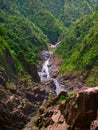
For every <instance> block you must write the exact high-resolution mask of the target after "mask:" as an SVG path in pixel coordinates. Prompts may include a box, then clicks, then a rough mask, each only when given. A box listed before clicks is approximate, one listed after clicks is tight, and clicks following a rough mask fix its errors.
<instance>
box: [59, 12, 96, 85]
mask: <svg viewBox="0 0 98 130" xmlns="http://www.w3.org/2000/svg"><path fill="white" fill-rule="evenodd" d="M56 52H57V53H58V54H59V55H61V56H62V57H63V59H64V62H63V65H62V68H61V73H70V72H72V71H73V73H74V72H75V73H81V72H84V73H87V74H88V79H87V83H88V84H89V85H92V84H98V77H97V73H98V12H93V13H92V14H91V15H89V16H85V17H84V18H81V19H80V20H77V21H76V22H75V23H74V24H73V25H72V26H70V28H69V29H68V31H67V32H66V36H65V38H64V40H63V41H62V42H61V44H60V45H59V47H58V48H57V50H56Z"/></svg>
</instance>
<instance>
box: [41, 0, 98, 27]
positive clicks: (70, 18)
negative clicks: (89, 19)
mask: <svg viewBox="0 0 98 130" xmlns="http://www.w3.org/2000/svg"><path fill="white" fill-rule="evenodd" d="M40 1H42V2H43V3H44V4H45V5H46V7H47V8H48V9H49V10H50V11H51V12H52V13H53V14H54V15H55V16H56V17H57V18H58V19H59V20H60V21H62V22H63V23H64V25H66V26H70V25H71V24H72V23H73V22H74V21H75V20H76V19H78V18H80V17H83V16H84V15H87V14H90V13H92V12H93V11H94V10H97V8H98V3H97V1H96V0H82V1H81V0H40ZM47 3H48V4H47Z"/></svg>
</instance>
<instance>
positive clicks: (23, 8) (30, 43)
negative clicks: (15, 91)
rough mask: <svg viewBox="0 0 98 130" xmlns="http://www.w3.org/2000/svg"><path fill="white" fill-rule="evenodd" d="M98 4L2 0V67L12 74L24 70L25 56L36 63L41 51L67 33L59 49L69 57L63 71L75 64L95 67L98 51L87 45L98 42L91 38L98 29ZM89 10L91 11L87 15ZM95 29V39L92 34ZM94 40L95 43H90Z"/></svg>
mask: <svg viewBox="0 0 98 130" xmlns="http://www.w3.org/2000/svg"><path fill="white" fill-rule="evenodd" d="M97 7H98V6H97V1H96V0H85V1H80V0H79V1H78V2H77V1H76V0H71V1H70V2H69V1H68V0H61V1H59V0H54V1H51V0H28V1H26V0H21V1H19V0H15V1H14V0H9V1H7V0H0V44H1V45H0V46H1V47H0V57H1V59H2V60H0V70H6V72H7V73H9V72H11V73H12V74H13V72H15V73H16V72H19V73H20V72H24V69H25V66H24V63H23V61H21V58H20V57H21V56H22V57H24V59H25V60H24V61H25V62H27V63H28V64H30V65H31V64H32V65H33V64H36V63H37V61H38V60H39V52H40V51H41V50H45V49H47V44H48V43H49V42H51V43H53V44H55V43H56V42H58V41H60V40H61V39H63V37H64V36H65V38H64V40H62V42H61V44H60V46H59V47H58V48H57V50H56V52H57V53H58V54H59V55H61V56H62V57H63V58H64V59H66V60H65V62H64V63H63V64H64V65H62V73H64V72H65V70H69V69H70V70H71V69H74V68H75V69H77V68H78V69H80V70H84V69H86V67H87V66H90V69H92V66H93V64H97V63H95V62H96V58H94V57H96V55H97V52H96V53H95V55H93V56H91V54H92V51H94V50H93V49H92V51H91V50H89V49H87V50H85V48H87V47H85V46H90V49H91V48H94V46H95V45H94V44H96V43H97V42H96V41H95V42H93V43H92V42H91V40H92V39H93V37H95V36H96V33H97V31H94V30H95V29H96V28H97V27H96V26H97V18H98V17H97V13H92V12H93V11H94V10H95V11H96V10H97ZM85 14H86V15H87V14H91V15H90V16H89V15H87V16H84V15H85ZM83 16H84V17H83ZM80 17H82V18H80ZM78 18H80V19H78ZM75 20H77V21H75ZM73 21H75V22H73ZM68 26H70V27H68ZM66 27H67V28H66ZM93 31H94V34H93V36H92V39H91V38H89V37H91V36H90V35H91V34H92V32H93ZM96 37H97V36H96ZM95 39H96V40H97V38H95ZM88 41H89V42H88ZM93 41H94V40H93ZM90 43H91V44H92V46H91V45H87V44H90ZM95 49H97V45H96V48H95ZM84 50H85V51H84ZM82 51H83V52H82ZM84 52H85V53H84ZM5 53H8V54H9V57H11V58H12V61H13V62H12V66H13V67H10V66H11V65H9V62H11V61H10V58H7V59H8V60H9V61H6V56H7V55H6V54H5ZM80 53H81V55H80ZM84 54H85V55H84ZM88 55H89V56H88ZM78 59H80V60H78ZM93 60H94V62H93ZM2 61H4V62H2ZM82 61H83V62H82Z"/></svg>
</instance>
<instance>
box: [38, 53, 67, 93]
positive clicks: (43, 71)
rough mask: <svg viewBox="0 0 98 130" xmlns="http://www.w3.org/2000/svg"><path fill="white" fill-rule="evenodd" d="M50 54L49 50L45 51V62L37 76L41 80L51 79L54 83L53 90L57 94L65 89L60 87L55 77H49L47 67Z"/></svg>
mask: <svg viewBox="0 0 98 130" xmlns="http://www.w3.org/2000/svg"><path fill="white" fill-rule="evenodd" d="M50 54H51V52H49V51H47V52H46V54H45V59H46V60H45V62H44V63H43V65H42V69H41V72H39V76H40V79H41V82H45V81H48V80H50V79H51V80H53V81H54V84H55V86H56V89H55V92H56V94H57V95H58V94H59V93H60V92H61V91H65V89H64V88H62V87H61V85H60V84H59V82H58V80H57V79H56V78H51V76H50V73H49V67H50V61H49V59H50Z"/></svg>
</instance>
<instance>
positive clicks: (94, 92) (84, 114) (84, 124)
mask: <svg viewBox="0 0 98 130" xmlns="http://www.w3.org/2000/svg"><path fill="white" fill-rule="evenodd" d="M62 94H63V95H62ZM60 96H65V99H64V100H63V101H61V102H60V101H59V99H60ZM58 97H59V98H58ZM58 97H56V98H55V99H56V102H55V104H54V105H53V106H52V107H51V106H49V105H48V106H47V107H46V108H44V109H43V111H41V112H42V113H41V116H40V117H39V118H38V120H37V125H38V127H39V128H40V129H41V128H43V126H44V127H45V130H52V129H51V128H55V130H59V129H58V128H59V123H60V122H62V123H61V126H63V128H60V130H63V129H64V130H97V129H98V120H97V119H98V118H97V117H98V115H97V114H98V87H95V88H89V89H86V90H82V91H80V92H77V93H76V92H73V93H70V94H64V93H62V92H61V93H60V94H59V95H58ZM57 100H58V101H59V102H57ZM54 101H55V100H54ZM56 111H57V113H58V114H57V113H56ZM59 113H60V114H59ZM58 115H60V117H62V118H59V119H58ZM43 120H44V121H43ZM56 121H57V122H56ZM39 122H40V123H39ZM47 122H48V123H47ZM55 122H56V126H58V127H54V126H55ZM63 123H64V124H63ZM91 123H92V124H91ZM42 130H44V129H42Z"/></svg>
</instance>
